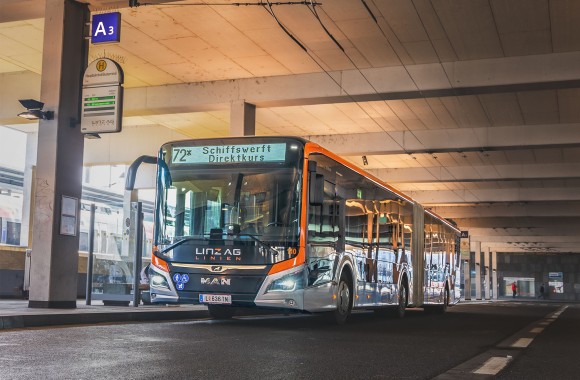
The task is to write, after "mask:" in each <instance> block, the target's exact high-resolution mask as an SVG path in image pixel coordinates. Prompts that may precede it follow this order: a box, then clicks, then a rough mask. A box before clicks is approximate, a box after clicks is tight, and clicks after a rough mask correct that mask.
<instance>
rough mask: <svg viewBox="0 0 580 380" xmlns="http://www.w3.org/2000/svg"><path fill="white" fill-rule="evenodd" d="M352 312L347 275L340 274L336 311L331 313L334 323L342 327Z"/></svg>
mask: <svg viewBox="0 0 580 380" xmlns="http://www.w3.org/2000/svg"><path fill="white" fill-rule="evenodd" d="M351 310H352V285H351V280H350V278H349V277H348V274H346V273H342V275H341V276H340V281H339V282H338V291H337V296H336V310H335V311H334V312H333V313H332V314H333V317H334V321H335V322H336V323H337V324H339V325H343V324H345V323H346V321H347V320H348V317H349V316H350V312H351Z"/></svg>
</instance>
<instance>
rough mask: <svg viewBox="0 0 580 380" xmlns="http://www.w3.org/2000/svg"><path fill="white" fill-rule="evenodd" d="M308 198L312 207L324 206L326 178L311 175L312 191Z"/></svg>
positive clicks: (314, 174) (320, 175)
mask: <svg viewBox="0 0 580 380" xmlns="http://www.w3.org/2000/svg"><path fill="white" fill-rule="evenodd" d="M309 190H310V191H309V194H308V197H309V199H310V204H311V205H312V206H322V202H323V201H324V176H323V175H322V174H316V173H310V189H309Z"/></svg>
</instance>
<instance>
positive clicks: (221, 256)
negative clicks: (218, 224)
mask: <svg viewBox="0 0 580 380" xmlns="http://www.w3.org/2000/svg"><path fill="white" fill-rule="evenodd" d="M195 259H196V260H209V261H242V250H241V249H239V248H233V249H232V248H196V249H195Z"/></svg>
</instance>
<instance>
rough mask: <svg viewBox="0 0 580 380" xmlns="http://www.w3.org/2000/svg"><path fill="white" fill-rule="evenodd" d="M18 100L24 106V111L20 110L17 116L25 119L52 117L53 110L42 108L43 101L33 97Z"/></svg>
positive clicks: (50, 118)
mask: <svg viewBox="0 0 580 380" xmlns="http://www.w3.org/2000/svg"><path fill="white" fill-rule="evenodd" d="M18 101H19V102H20V104H22V106H23V107H24V108H26V111H24V112H20V113H19V114H18V116H20V117H22V118H24V119H26V120H39V119H40V120H52V118H53V117H54V112H52V111H43V110H42V107H44V103H43V102H39V101H38V100H34V99H21V100H18Z"/></svg>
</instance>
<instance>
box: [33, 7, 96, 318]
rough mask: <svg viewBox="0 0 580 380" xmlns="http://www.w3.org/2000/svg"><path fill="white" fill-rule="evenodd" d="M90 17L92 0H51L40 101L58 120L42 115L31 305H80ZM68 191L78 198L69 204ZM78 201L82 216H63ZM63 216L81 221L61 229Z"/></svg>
mask: <svg viewBox="0 0 580 380" xmlns="http://www.w3.org/2000/svg"><path fill="white" fill-rule="evenodd" d="M88 20H89V11H88V5H87V4H82V3H79V2H76V1H72V0H46V8H45V20H44V46H43V58H42V78H41V85H40V88H41V91H40V101H41V102H44V104H45V106H44V109H45V110H49V111H54V120H40V124H39V128H38V155H37V166H36V189H35V198H34V217H33V226H32V228H33V232H32V246H33V247H34V248H33V251H32V255H31V258H32V261H31V276H30V301H29V304H28V306H29V307H58V308H74V307H76V296H77V271H78V249H79V226H80V215H79V214H80V210H79V205H80V198H81V191H82V167H83V148H84V137H83V135H82V134H81V132H80V128H78V127H75V124H76V123H77V122H78V120H79V114H80V112H79V111H80V107H79V106H80V97H81V79H82V74H83V71H84V69H85V67H86V64H87V43H86V40H85V38H84V31H85V23H87V22H88ZM63 196H66V197H68V198H66V199H68V200H70V201H71V202H70V203H72V204H71V205H70V206H71V207H70V208H69V207H66V208H67V210H63V207H62V206H63V204H66V205H67V206H69V204H68V203H69V202H63ZM75 207H76V219H71V218H70V217H69V218H62V217H61V212H62V211H67V213H74V211H75V210H74V208H75ZM63 220H64V221H69V222H71V221H74V222H76V225H75V224H74V223H70V224H69V226H70V227H71V228H69V229H68V230H67V231H61V222H62V221H63ZM61 232H67V233H65V234H61Z"/></svg>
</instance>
